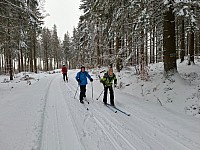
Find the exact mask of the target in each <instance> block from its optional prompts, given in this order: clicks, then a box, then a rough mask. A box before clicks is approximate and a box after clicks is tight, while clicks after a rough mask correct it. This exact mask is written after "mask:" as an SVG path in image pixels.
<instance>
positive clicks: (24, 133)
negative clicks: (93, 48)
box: [0, 71, 200, 150]
mask: <svg viewBox="0 0 200 150" xmlns="http://www.w3.org/2000/svg"><path fill="white" fill-rule="evenodd" d="M75 74H76V71H69V77H70V78H69V83H66V82H63V80H62V76H61V74H55V75H49V76H47V77H46V78H43V79H42V80H40V81H39V82H37V83H35V84H33V85H31V86H27V87H25V88H19V89H13V91H11V94H10V95H9V96H6V97H4V98H3V99H1V101H0V102H1V105H0V149H2V150H72V149H73V150H105V149H108V150H157V149H159V150H199V149H200V126H199V124H200V120H199V119H197V118H193V117H190V116H185V115H181V114H178V113H174V112H172V111H169V110H167V109H165V108H163V107H160V106H159V105H156V104H152V103H149V102H147V101H144V100H141V99H138V98H137V97H134V96H131V95H128V94H126V93H123V92H121V91H120V90H115V103H116V106H118V107H119V108H121V109H123V110H125V111H127V112H129V113H130V114H131V116H126V115H124V114H122V113H120V112H117V113H114V112H112V111H111V110H109V109H108V108H107V107H105V106H104V105H103V103H102V102H100V101H101V100H102V97H101V98H100V100H99V101H97V100H96V99H95V98H96V97H98V95H99V93H100V92H101V91H102V86H101V85H100V83H99V81H98V80H94V83H93V84H94V100H92V98H91V97H92V95H91V89H92V88H91V85H90V83H89V84H88V86H87V99H88V101H89V102H90V104H85V107H84V106H83V104H81V103H80V102H79V100H78V96H79V91H78V93H77V96H76V99H74V94H75V91H76V89H77V82H76V81H75V78H74V76H75ZM93 78H94V79H95V77H93ZM86 107H88V108H89V111H88V110H86Z"/></svg>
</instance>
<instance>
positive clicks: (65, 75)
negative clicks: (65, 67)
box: [63, 73, 68, 81]
mask: <svg viewBox="0 0 200 150" xmlns="http://www.w3.org/2000/svg"><path fill="white" fill-rule="evenodd" d="M63 80H64V81H65V80H66V81H68V78H67V73H63Z"/></svg>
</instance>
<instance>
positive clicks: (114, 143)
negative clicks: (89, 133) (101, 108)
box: [67, 84, 137, 150]
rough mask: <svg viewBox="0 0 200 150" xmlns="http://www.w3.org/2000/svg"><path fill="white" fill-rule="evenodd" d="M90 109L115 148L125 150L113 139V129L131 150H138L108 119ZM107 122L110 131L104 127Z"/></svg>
mask: <svg viewBox="0 0 200 150" xmlns="http://www.w3.org/2000/svg"><path fill="white" fill-rule="evenodd" d="M67 85H68V86H69V87H71V89H73V91H74V90H75V88H74V87H73V86H72V85H70V84H67ZM90 108H92V109H93V113H92V111H91V109H90V111H89V113H90V114H91V115H92V117H93V118H94V120H95V121H96V123H97V124H98V125H99V127H100V128H101V129H102V130H103V131H104V133H105V134H106V136H107V137H108V138H109V140H110V142H111V143H112V144H113V146H114V147H115V148H116V149H117V150H119V149H122V150H123V147H121V146H120V145H119V144H118V141H117V140H115V139H114V138H113V137H112V135H111V134H110V130H112V129H113V131H114V132H115V134H117V135H118V136H119V137H121V140H122V141H123V142H124V143H126V144H127V145H128V146H129V147H130V148H131V150H137V148H136V147H135V146H133V145H132V144H131V143H130V142H129V140H128V139H127V138H125V136H123V135H122V133H121V132H120V131H119V130H117V128H116V126H115V125H114V124H113V123H112V122H110V121H108V119H107V118H106V117H102V116H101V115H99V114H100V113H97V112H96V111H94V110H95V109H96V108H94V107H93V106H92V105H90ZM94 112H96V114H94ZM97 115H98V119H97V117H96V116H97ZM100 117H101V118H102V119H101V120H100V119H99V118H100ZM103 120H104V121H103ZM105 120H106V121H107V123H109V124H110V125H111V126H110V128H109V129H106V128H105V127H104V124H105ZM113 126H115V128H112V127H113ZM118 140H119V139H118ZM121 144H122V143H121Z"/></svg>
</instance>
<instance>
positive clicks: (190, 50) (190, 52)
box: [188, 29, 194, 65]
mask: <svg viewBox="0 0 200 150" xmlns="http://www.w3.org/2000/svg"><path fill="white" fill-rule="evenodd" d="M189 57H190V59H189V61H188V65H191V62H192V63H193V64H194V31H193V29H192V30H191V32H190V42H189Z"/></svg>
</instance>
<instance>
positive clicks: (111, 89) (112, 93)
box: [103, 86, 114, 105]
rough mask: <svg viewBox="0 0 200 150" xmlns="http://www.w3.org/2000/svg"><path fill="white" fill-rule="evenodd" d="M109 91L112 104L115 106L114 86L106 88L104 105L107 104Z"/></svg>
mask: <svg viewBox="0 0 200 150" xmlns="http://www.w3.org/2000/svg"><path fill="white" fill-rule="evenodd" d="M108 89H109V91H110V104H111V105H114V91H113V87H112V86H105V87H104V97H103V102H104V104H107V94H108Z"/></svg>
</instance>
